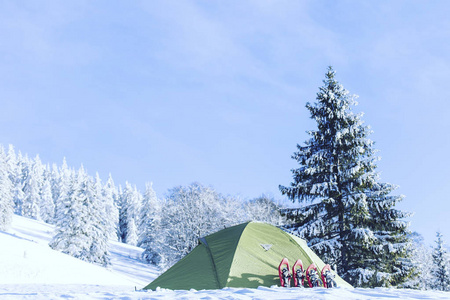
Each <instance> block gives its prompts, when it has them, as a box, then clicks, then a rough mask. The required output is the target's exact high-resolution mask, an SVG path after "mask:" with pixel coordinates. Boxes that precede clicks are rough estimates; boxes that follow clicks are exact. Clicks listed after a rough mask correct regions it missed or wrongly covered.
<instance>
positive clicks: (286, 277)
mask: <svg viewBox="0 0 450 300" xmlns="http://www.w3.org/2000/svg"><path fill="white" fill-rule="evenodd" d="M278 275H279V276H280V285H281V286H282V287H290V285H291V278H292V275H291V273H290V272H289V261H288V259H287V258H283V260H282V261H281V263H280V265H279V266H278Z"/></svg>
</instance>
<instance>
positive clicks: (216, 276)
mask: <svg viewBox="0 0 450 300" xmlns="http://www.w3.org/2000/svg"><path fill="white" fill-rule="evenodd" d="M200 241H201V242H202V244H203V245H204V246H205V247H206V250H207V251H208V254H209V258H210V259H211V263H212V267H213V271H214V277H215V279H216V281H217V286H218V287H219V289H221V288H223V287H222V286H221V284H220V280H219V275H218V274H217V268H216V263H215V262H214V257H213V255H212V252H211V249H210V248H209V245H208V243H207V242H206V239H205V242H203V241H202V240H200Z"/></svg>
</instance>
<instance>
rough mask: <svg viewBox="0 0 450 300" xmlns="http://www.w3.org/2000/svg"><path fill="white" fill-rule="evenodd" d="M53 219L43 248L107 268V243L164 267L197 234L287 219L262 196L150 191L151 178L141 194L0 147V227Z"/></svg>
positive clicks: (199, 189) (195, 188) (192, 188)
mask: <svg viewBox="0 0 450 300" xmlns="http://www.w3.org/2000/svg"><path fill="white" fill-rule="evenodd" d="M14 213H15V214H17V215H20V216H24V217H28V218H31V219H36V220H40V221H44V222H46V223H49V224H54V225H55V232H54V236H53V238H52V241H51V242H50V247H51V248H53V249H55V250H59V251H61V252H63V253H66V254H69V255H71V256H74V257H76V258H79V259H81V260H84V261H87V262H91V263H96V264H100V265H103V266H108V265H109V264H110V254H109V252H108V247H109V241H111V240H114V241H120V242H123V243H127V244H130V245H134V246H139V247H142V248H143V249H144V252H143V253H142V259H143V260H144V261H146V262H148V263H153V264H155V265H158V266H159V267H160V268H161V269H163V270H164V269H167V268H168V267H170V266H171V265H173V264H174V263H175V262H176V261H178V260H179V259H181V258H182V257H183V256H184V255H186V254H187V253H189V252H190V251H191V250H192V249H193V248H194V247H195V246H196V245H197V240H198V238H199V237H202V236H205V235H208V234H211V233H213V232H215V231H217V230H220V229H223V228H224V227H229V226H233V225H237V224H240V223H243V222H246V221H250V220H256V221H263V222H268V223H271V224H274V225H281V224H285V223H286V219H285V217H283V216H281V213H280V209H279V206H278V205H277V204H275V202H274V200H273V199H272V198H270V197H267V196H264V195H263V196H261V197H258V198H255V199H253V200H250V201H242V200H241V199H239V198H238V197H232V196H224V195H222V194H220V193H218V192H217V191H216V190H214V188H212V187H208V186H204V185H202V184H200V183H192V184H190V185H188V186H177V187H174V188H172V189H170V190H169V191H168V192H167V195H166V196H165V197H157V195H156V193H155V191H154V190H153V186H152V183H147V184H146V187H145V191H144V193H143V194H142V193H141V192H140V191H139V190H138V189H137V188H136V186H133V185H132V184H130V183H129V182H126V183H125V185H124V186H122V185H118V186H116V185H115V183H114V180H113V178H112V176H111V175H109V177H108V179H107V181H106V182H104V183H103V182H102V180H101V179H100V176H99V174H98V173H97V174H96V175H95V176H90V175H89V174H88V173H87V171H86V170H85V169H84V167H83V166H81V167H80V168H79V169H78V170H75V169H73V168H69V167H68V165H67V162H66V160H65V159H64V160H63V163H62V165H61V166H58V165H56V164H53V165H52V166H51V167H50V166H49V165H45V164H43V163H42V162H41V160H40V158H39V156H36V157H35V158H34V159H30V158H29V157H28V156H27V155H22V153H21V152H20V151H19V152H18V153H16V151H15V149H14V147H13V146H12V145H9V147H8V150H5V148H4V147H3V146H1V145H0V230H7V229H8V227H9V226H10V224H11V221H12V215H13V214H14Z"/></svg>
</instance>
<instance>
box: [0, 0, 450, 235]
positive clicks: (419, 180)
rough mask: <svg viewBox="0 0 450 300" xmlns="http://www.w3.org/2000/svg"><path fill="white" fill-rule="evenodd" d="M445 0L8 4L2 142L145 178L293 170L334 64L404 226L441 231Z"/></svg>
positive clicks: (245, 179) (217, 183) (287, 178)
mask: <svg viewBox="0 0 450 300" xmlns="http://www.w3.org/2000/svg"><path fill="white" fill-rule="evenodd" d="M449 13H450V2H448V1H444V0H443V1H427V2H425V1H356V0H355V1H129V2H127V3H124V2H119V1H39V2H36V1H2V2H1V3H0V43H1V45H0V82H1V84H0V103H1V104H0V106H1V109H0V143H1V144H3V145H4V146H6V145H7V144H13V145H14V146H15V147H16V149H17V150H20V151H22V152H23V153H28V154H29V155H30V156H35V155H36V154H39V155H40V157H41V159H42V161H43V162H45V163H53V162H56V163H58V164H60V163H61V162H62V159H63V157H66V158H67V161H68V164H69V165H70V166H73V167H78V166H80V165H81V164H83V165H84V166H85V168H86V169H87V170H88V171H89V173H91V174H94V173H95V172H96V171H98V172H99V173H100V175H101V177H102V178H104V179H106V177H107V176H108V174H109V173H111V174H112V176H113V178H114V179H115V181H116V183H117V184H119V183H121V184H123V183H124V182H125V181H126V180H128V181H129V182H131V183H133V184H136V185H137V186H138V188H140V189H141V190H142V189H143V188H144V184H145V182H149V181H152V182H153V183H154V188H155V190H156V192H157V193H158V194H159V195H160V196H163V195H164V193H165V192H166V191H167V189H169V188H171V187H174V186H176V185H185V184H189V183H191V182H193V181H199V182H201V183H203V184H205V185H212V186H213V187H215V188H216V189H217V190H218V191H219V192H221V193H223V194H231V195H240V196H241V197H242V198H244V199H249V198H253V197H256V196H259V195H261V194H262V193H267V194H271V195H273V196H274V197H275V198H277V199H282V196H281V195H280V193H279V192H278V185H279V184H283V185H288V184H289V183H290V182H291V172H290V169H291V168H295V167H296V166H297V165H296V164H295V162H294V161H293V160H292V159H291V158H290V156H291V154H292V153H293V152H294V151H295V150H296V144H297V143H303V142H304V141H305V140H306V139H307V138H308V137H307V135H306V133H305V131H306V130H309V129H314V128H315V124H314V122H313V121H312V120H311V119H310V118H309V113H308V112H307V110H306V108H305V104H306V102H308V101H309V102H312V101H315V95H316V93H317V91H318V87H319V86H321V85H322V80H323V78H324V74H325V72H326V68H327V66H328V65H332V66H333V67H334V68H335V70H336V71H337V79H338V80H339V81H340V82H341V83H342V84H343V85H344V87H346V88H347V89H348V90H349V91H350V92H351V93H353V94H358V95H359V100H358V101H359V103H360V104H359V105H358V106H357V107H356V108H355V111H356V112H361V111H362V112H364V113H365V115H364V120H365V122H366V124H368V125H370V126H371V127H372V129H373V131H374V133H373V135H372V136H371V138H372V139H373V140H374V141H375V142H376V148H377V149H379V150H380V153H379V155H380V156H381V158H382V160H381V161H380V162H379V164H378V166H379V171H380V172H381V179H382V181H386V182H390V183H394V184H398V185H399V186H400V188H399V189H398V190H397V192H398V193H401V194H404V195H405V196H406V198H405V200H404V201H403V202H402V203H401V204H399V205H398V208H400V209H402V210H408V211H412V212H415V215H414V217H412V218H410V221H411V228H412V230H417V231H418V232H419V233H421V234H423V235H424V236H425V238H426V241H427V242H430V243H431V242H432V241H433V239H434V234H435V231H436V230H439V229H440V230H442V232H443V233H444V235H445V236H446V237H447V240H448V241H449V242H450V226H448V219H449V217H450V197H449V195H448V194H449V193H448V187H449V183H450V172H449V170H450V161H449V153H450V142H449V141H448V136H449V133H448V130H449V129H450V118H449V117H448V116H449V114H450V105H449V102H450V89H449V86H450V85H449V83H448V82H449V79H448V77H449V74H450V42H449V41H450V18H449V17H448V14H449Z"/></svg>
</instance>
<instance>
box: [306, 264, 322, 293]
mask: <svg viewBox="0 0 450 300" xmlns="http://www.w3.org/2000/svg"><path fill="white" fill-rule="evenodd" d="M306 279H307V280H308V285H309V287H319V286H323V282H322V280H320V276H319V272H317V267H316V265H315V264H311V265H310V266H309V267H308V269H306Z"/></svg>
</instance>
